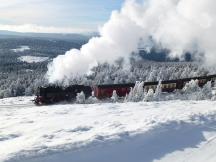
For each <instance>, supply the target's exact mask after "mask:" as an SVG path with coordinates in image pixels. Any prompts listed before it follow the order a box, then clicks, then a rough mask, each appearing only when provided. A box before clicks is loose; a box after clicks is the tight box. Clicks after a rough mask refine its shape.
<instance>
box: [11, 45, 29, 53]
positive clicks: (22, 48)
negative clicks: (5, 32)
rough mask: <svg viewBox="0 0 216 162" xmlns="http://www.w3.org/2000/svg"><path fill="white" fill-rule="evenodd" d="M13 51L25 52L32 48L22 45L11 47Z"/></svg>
mask: <svg viewBox="0 0 216 162" xmlns="http://www.w3.org/2000/svg"><path fill="white" fill-rule="evenodd" d="M11 50H12V51H13V52H24V51H26V50H30V47H29V46H20V47H19V48H15V49H11Z"/></svg>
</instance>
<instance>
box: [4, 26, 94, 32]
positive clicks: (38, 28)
mask: <svg viewBox="0 0 216 162" xmlns="http://www.w3.org/2000/svg"><path fill="white" fill-rule="evenodd" d="M0 30H8V31H15V32H32V33H83V32H92V31H93V30H91V29H89V28H72V27H71V28H70V27H53V26H40V25H34V24H24V25H4V24H0Z"/></svg>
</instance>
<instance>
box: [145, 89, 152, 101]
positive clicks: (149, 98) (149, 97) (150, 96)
mask: <svg viewBox="0 0 216 162" xmlns="http://www.w3.org/2000/svg"><path fill="white" fill-rule="evenodd" d="M153 99H154V90H153V89H149V90H148V92H147V94H146V95H145V97H144V99H143V101H145V102H149V101H152V100H153Z"/></svg>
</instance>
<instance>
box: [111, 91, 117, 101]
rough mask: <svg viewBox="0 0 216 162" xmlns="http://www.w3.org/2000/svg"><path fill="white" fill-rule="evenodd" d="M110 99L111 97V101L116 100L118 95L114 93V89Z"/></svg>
mask: <svg viewBox="0 0 216 162" xmlns="http://www.w3.org/2000/svg"><path fill="white" fill-rule="evenodd" d="M111 99H112V101H113V102H117V101H118V95H117V93H116V90H114V91H113V94H112V97H111Z"/></svg>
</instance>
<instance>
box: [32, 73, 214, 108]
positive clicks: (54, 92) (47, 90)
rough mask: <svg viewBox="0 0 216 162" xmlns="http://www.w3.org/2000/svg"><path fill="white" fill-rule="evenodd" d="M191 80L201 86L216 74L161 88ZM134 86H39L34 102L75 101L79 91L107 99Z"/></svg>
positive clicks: (148, 85)
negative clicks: (114, 93) (114, 92)
mask: <svg viewBox="0 0 216 162" xmlns="http://www.w3.org/2000/svg"><path fill="white" fill-rule="evenodd" d="M191 80H198V85H199V86H200V87H202V86H203V85H205V84H206V83H207V82H209V81H211V83H212V85H213V84H214V82H215V80H216V75H209V76H201V77H193V78H185V79H178V80H167V81H162V82H161V90H162V92H173V91H174V90H176V89H182V88H183V87H184V86H185V84H186V83H188V82H189V81H191ZM158 84H159V81H157V82H145V83H144V86H143V88H144V89H145V91H148V90H149V89H153V90H156V88H157V85H158ZM134 86H135V83H128V84H109V85H95V86H85V85H71V86H68V87H66V88H64V87H60V86H47V87H39V88H38V91H37V94H36V98H35V100H34V102H35V104H36V105H41V104H53V103H57V102H61V101H73V100H75V99H76V96H77V93H80V92H83V93H84V94H85V97H86V98H88V97H89V96H91V95H92V93H93V94H94V96H95V97H97V98H98V99H105V98H110V97H111V96H112V94H113V91H114V90H115V91H116V93H117V95H118V96H119V97H124V96H126V95H127V94H129V92H130V90H131V88H133V87H134Z"/></svg>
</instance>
